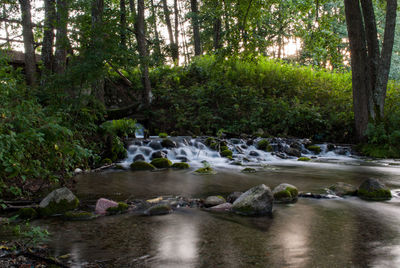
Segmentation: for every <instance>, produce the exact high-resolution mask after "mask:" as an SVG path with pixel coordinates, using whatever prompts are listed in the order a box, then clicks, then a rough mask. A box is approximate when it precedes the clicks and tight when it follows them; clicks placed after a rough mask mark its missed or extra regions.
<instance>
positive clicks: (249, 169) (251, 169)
mask: <svg viewBox="0 0 400 268" xmlns="http://www.w3.org/2000/svg"><path fill="white" fill-rule="evenodd" d="M242 172H243V173H255V172H256V170H255V169H254V168H249V167H248V168H244V169H242Z"/></svg>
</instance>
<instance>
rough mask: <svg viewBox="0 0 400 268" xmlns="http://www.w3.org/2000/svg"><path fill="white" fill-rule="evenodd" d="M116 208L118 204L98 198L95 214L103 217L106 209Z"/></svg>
mask: <svg viewBox="0 0 400 268" xmlns="http://www.w3.org/2000/svg"><path fill="white" fill-rule="evenodd" d="M113 207H118V203H117V202H115V201H112V200H109V199H106V198H100V199H99V200H97V202H96V209H95V212H96V214H100V215H105V214H107V209H108V208H113Z"/></svg>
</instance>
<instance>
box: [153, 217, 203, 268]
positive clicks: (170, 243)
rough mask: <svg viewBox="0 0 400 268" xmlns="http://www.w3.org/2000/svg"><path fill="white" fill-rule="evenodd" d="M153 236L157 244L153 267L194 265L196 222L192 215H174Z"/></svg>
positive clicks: (196, 252) (195, 255)
mask: <svg viewBox="0 0 400 268" xmlns="http://www.w3.org/2000/svg"><path fill="white" fill-rule="evenodd" d="M173 217H176V218H175V219H174V220H173V223H171V222H170V221H164V225H163V226H162V227H161V228H160V230H158V231H157V233H156V234H155V235H154V236H153V239H154V240H155V243H156V244H157V251H158V253H159V254H158V256H157V260H158V261H157V264H156V265H155V267H171V268H173V267H185V268H190V267H196V263H197V259H198V248H197V243H198V222H197V220H193V218H192V217H188V216H182V215H174V216H173Z"/></svg>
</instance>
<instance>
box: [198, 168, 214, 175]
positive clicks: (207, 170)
mask: <svg viewBox="0 0 400 268" xmlns="http://www.w3.org/2000/svg"><path fill="white" fill-rule="evenodd" d="M195 172H196V173H199V174H214V170H213V169H212V168H211V167H203V168H199V169H197V170H196V171H195Z"/></svg>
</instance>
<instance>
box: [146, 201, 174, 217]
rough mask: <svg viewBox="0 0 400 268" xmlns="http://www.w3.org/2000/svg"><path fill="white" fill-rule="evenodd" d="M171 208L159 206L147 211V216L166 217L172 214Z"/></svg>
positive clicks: (164, 205) (166, 205)
mask: <svg viewBox="0 0 400 268" xmlns="http://www.w3.org/2000/svg"><path fill="white" fill-rule="evenodd" d="M171 210H172V209H171V206H170V205H168V204H158V205H155V206H152V207H150V208H149V209H148V210H146V211H145V214H146V215H149V216H154V215H165V214H169V213H170V212H171Z"/></svg>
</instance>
